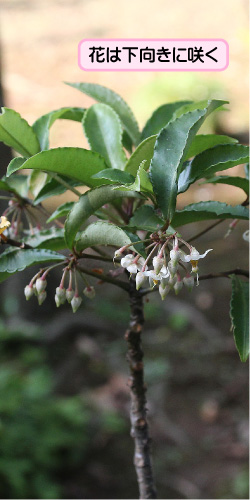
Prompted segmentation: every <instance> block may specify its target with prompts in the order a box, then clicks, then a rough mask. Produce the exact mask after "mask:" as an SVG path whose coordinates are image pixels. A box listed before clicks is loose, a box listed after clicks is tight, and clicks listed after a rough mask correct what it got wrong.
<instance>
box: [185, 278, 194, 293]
mask: <svg viewBox="0 0 250 500" xmlns="http://www.w3.org/2000/svg"><path fill="white" fill-rule="evenodd" d="M183 283H184V285H185V286H186V287H187V289H188V290H189V292H191V291H192V289H193V287H194V277H193V276H185V277H184V278H183Z"/></svg>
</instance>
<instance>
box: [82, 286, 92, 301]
mask: <svg viewBox="0 0 250 500" xmlns="http://www.w3.org/2000/svg"><path fill="white" fill-rule="evenodd" d="M83 293H84V295H85V297H88V299H94V298H95V289H94V287H93V286H86V288H84V290H83Z"/></svg>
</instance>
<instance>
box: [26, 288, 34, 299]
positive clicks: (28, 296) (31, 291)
mask: <svg viewBox="0 0 250 500" xmlns="http://www.w3.org/2000/svg"><path fill="white" fill-rule="evenodd" d="M24 295H25V297H26V300H30V299H31V297H32V295H34V289H33V285H31V286H30V285H27V286H26V287H25V289H24Z"/></svg>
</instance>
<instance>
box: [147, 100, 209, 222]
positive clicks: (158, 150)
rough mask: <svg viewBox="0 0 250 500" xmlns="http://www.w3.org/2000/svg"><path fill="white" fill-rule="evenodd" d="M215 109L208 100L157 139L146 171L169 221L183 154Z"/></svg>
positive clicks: (172, 124) (160, 134) (178, 119)
mask: <svg viewBox="0 0 250 500" xmlns="http://www.w3.org/2000/svg"><path fill="white" fill-rule="evenodd" d="M216 102H217V101H216ZM214 106H215V103H214V102H213V101H209V104H208V106H207V108H205V109H198V110H197V109H196V110H195V111H191V112H188V113H186V114H184V115H182V116H180V118H177V119H176V120H175V121H173V122H170V123H169V124H168V125H167V126H166V127H165V128H163V129H162V130H161V132H160V133H159V135H158V136H157V140H156V143H155V148H154V154H153V158H152V160H151V164H150V170H149V171H150V178H151V181H152V184H153V189H154V193H155V196H156V200H157V203H158V206H159V207H160V209H161V210H162V213H163V215H164V217H165V218H166V220H167V221H169V222H171V219H172V217H173V215H174V212H175V205H176V196H177V177H178V173H179V172H180V169H181V166H182V163H183V161H184V158H185V155H186V152H187V150H188V149H189V147H190V144H191V142H192V140H193V138H194V136H195V134H196V132H197V131H198V129H199V127H200V126H201V125H202V123H203V121H204V120H205V117H206V116H207V114H209V112H211V108H212V109H214ZM178 111H179V110H177V112H178Z"/></svg>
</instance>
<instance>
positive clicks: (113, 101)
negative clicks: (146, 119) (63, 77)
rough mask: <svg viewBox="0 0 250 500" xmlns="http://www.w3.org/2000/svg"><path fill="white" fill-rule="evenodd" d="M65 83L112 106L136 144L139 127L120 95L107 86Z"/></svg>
mask: <svg viewBox="0 0 250 500" xmlns="http://www.w3.org/2000/svg"><path fill="white" fill-rule="evenodd" d="M66 83H67V85H70V86H71V87H74V88H75V89H78V90H80V92H83V93H84V94H87V95H89V96H90V97H93V99H96V101H99V102H102V103H104V104H108V105H109V106H110V107H111V108H113V109H114V111H116V113H117V114H118V116H119V117H120V120H121V122H122V124H123V126H124V128H125V130H126V132H127V134H128V135H129V137H130V138H131V140H132V142H133V143H134V144H135V145H137V143H138V142H139V137H140V133H139V127H138V124H137V121H136V119H135V117H134V115H133V112H132V111H131V109H130V107H129V106H128V104H127V103H126V102H125V101H124V100H123V99H122V97H121V96H119V95H118V94H116V93H115V92H114V91H113V90H110V89H108V88H107V87H103V86H102V85H97V84H94V83H68V82H66Z"/></svg>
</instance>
